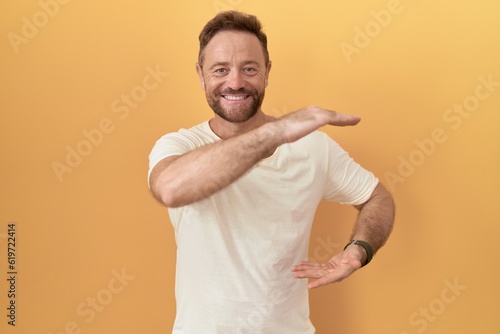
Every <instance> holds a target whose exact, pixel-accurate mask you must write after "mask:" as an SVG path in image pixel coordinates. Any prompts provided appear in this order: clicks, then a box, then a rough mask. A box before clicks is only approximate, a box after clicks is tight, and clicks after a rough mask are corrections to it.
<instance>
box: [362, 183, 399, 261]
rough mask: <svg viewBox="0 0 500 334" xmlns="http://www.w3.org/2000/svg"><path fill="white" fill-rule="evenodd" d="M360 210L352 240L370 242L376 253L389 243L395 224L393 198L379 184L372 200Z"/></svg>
mask: <svg viewBox="0 0 500 334" xmlns="http://www.w3.org/2000/svg"><path fill="white" fill-rule="evenodd" d="M358 209H359V214H358V218H357V221H356V224H355V226H354V230H353V235H352V239H358V240H364V241H366V242H368V243H369V244H370V245H371V246H372V249H373V252H374V253H376V252H377V250H378V249H380V247H382V246H383V245H384V244H385V242H386V241H387V238H388V237H389V235H390V233H391V231H392V227H393V224H394V211H395V208H394V201H393V199H392V196H391V194H390V193H389V192H388V191H387V190H386V189H385V188H384V187H383V186H382V185H381V184H378V185H377V187H376V188H375V190H374V192H373V195H372V197H371V198H370V200H368V202H366V203H365V204H364V205H362V206H360V207H358Z"/></svg>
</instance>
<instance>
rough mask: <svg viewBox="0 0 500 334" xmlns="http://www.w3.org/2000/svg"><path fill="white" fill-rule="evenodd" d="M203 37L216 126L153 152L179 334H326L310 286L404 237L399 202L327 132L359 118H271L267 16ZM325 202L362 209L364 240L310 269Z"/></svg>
mask: <svg viewBox="0 0 500 334" xmlns="http://www.w3.org/2000/svg"><path fill="white" fill-rule="evenodd" d="M199 39H200V53H199V58H198V63H197V65H196V70H197V73H198V76H199V78H200V83H201V87H202V89H203V90H204V91H205V94H206V98H207V101H208V104H209V105H210V107H211V108H212V109H213V111H214V113H215V114H214V117H213V118H212V119H210V120H208V121H205V122H203V123H201V124H199V125H197V126H194V127H192V128H190V129H181V130H179V131H178V132H175V133H170V134H167V135H165V136H163V137H162V138H160V139H159V140H158V141H157V143H156V144H155V146H154V148H153V150H152V152H151V154H150V169H149V186H150V189H151V192H152V194H153V195H154V197H155V198H156V199H157V200H158V201H159V202H161V203H162V204H164V205H165V206H166V207H168V210H169V214H170V219H171V222H172V225H173V227H174V230H175V237H176V243H177V267H176V302H177V314H176V319H175V324H174V328H173V333H178V334H179V333H191V334H200V333H273V334H275V333H287V334H293V333H297V334H299V333H300V334H306V333H314V332H315V329H314V326H313V325H312V324H311V322H310V320H309V305H308V290H307V289H308V288H316V287H320V286H323V285H326V284H330V283H333V282H338V281H341V280H342V279H344V278H346V277H348V276H349V275H351V274H352V273H353V272H354V271H355V270H357V269H359V268H360V267H362V266H364V265H366V264H367V263H368V262H370V260H371V258H372V256H373V254H374V253H375V252H376V251H377V250H378V249H379V248H380V247H381V246H382V245H383V244H384V243H385V241H386V240H387V238H388V236H389V234H390V231H391V229H392V225H393V218H394V205H393V201H392V198H391V196H390V194H389V193H388V192H387V191H386V190H385V188H384V187H383V186H382V185H381V184H380V183H379V182H378V179H377V178H376V177H375V176H374V175H373V174H372V173H371V172H369V171H367V170H365V169H363V168H362V167H361V166H360V165H358V164H357V163H355V162H354V161H353V160H352V159H351V158H350V157H349V156H348V154H347V153H346V152H345V151H344V150H342V148H340V147H339V145H338V144H336V143H335V142H334V141H333V140H332V139H331V138H329V137H328V136H327V135H326V134H325V133H323V132H320V131H317V129H318V128H319V127H321V126H324V125H333V126H349V125H355V124H357V123H358V122H359V121H360V118H359V117H357V116H352V115H345V114H341V113H338V112H335V111H330V110H325V109H322V108H319V107H316V106H310V107H306V108H303V109H301V110H298V111H295V112H293V113H290V114H288V115H286V116H283V117H280V118H274V117H271V116H269V115H266V114H265V113H264V112H263V111H262V109H261V105H262V101H263V99H264V91H265V88H266V86H267V84H268V78H269V72H270V70H271V61H270V60H269V54H268V51H267V37H266V35H265V34H264V33H263V32H262V31H261V25H260V22H259V21H258V20H257V18H256V17H255V16H252V15H247V14H243V13H240V12H235V11H231V12H222V13H219V14H218V15H217V16H216V17H215V18H213V19H212V20H211V21H209V22H208V23H207V24H206V25H205V27H204V28H203V30H202V32H201V34H200V37H199ZM323 199H326V200H332V201H337V202H340V203H345V204H350V205H353V206H355V207H356V208H357V209H358V210H359V214H358V218H357V221H356V223H355V226H354V229H353V234H352V239H351V242H348V243H347V242H346V243H347V246H346V247H345V249H344V250H343V251H342V252H340V253H339V254H337V255H335V256H333V257H332V258H331V259H330V260H329V261H328V262H326V263H315V262H309V261H303V260H304V259H306V258H307V251H308V244H309V235H310V230H311V226H312V221H313V218H314V214H315V211H316V208H317V206H318V204H319V202H320V201H321V200H323ZM307 278H309V279H310V280H309V281H308V280H305V279H307Z"/></svg>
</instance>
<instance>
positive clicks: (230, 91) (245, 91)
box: [217, 88, 256, 95]
mask: <svg viewBox="0 0 500 334" xmlns="http://www.w3.org/2000/svg"><path fill="white" fill-rule="evenodd" d="M217 94H218V95H232V94H234V95H236V94H241V95H255V94H256V91H254V90H248V89H245V88H240V89H238V90H234V89H231V88H225V89H223V90H219V91H218V92H217Z"/></svg>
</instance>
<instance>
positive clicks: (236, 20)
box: [198, 10, 269, 67]
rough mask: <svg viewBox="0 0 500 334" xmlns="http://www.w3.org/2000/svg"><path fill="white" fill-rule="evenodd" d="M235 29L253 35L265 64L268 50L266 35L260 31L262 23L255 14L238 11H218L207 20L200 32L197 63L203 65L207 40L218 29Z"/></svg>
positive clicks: (208, 40) (267, 58)
mask: <svg viewBox="0 0 500 334" xmlns="http://www.w3.org/2000/svg"><path fill="white" fill-rule="evenodd" d="M225 30H226V31H227V30H236V31H244V32H249V33H251V34H253V35H255V36H256V37H257V38H258V39H259V42H260V44H261V45H262V51H263V52H264V59H265V61H266V66H267V65H268V64H269V51H268V50H267V36H266V34H265V33H264V32H263V31H262V24H261V23H260V21H259V19H257V17H256V16H254V15H250V14H245V13H242V12H238V11H234V10H232V11H227V12H220V13H219V14H217V15H216V16H215V17H214V18H213V19H211V20H210V21H208V22H207V24H206V25H205V27H203V30H202V31H201V33H200V36H199V40H200V52H199V54H198V64H199V65H200V66H201V67H203V61H204V51H205V47H206V46H207V44H208V42H210V40H211V39H212V37H214V36H215V35H216V34H217V33H218V32H220V31H225Z"/></svg>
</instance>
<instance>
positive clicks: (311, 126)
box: [277, 106, 361, 143]
mask: <svg viewBox="0 0 500 334" xmlns="http://www.w3.org/2000/svg"><path fill="white" fill-rule="evenodd" d="M360 120H361V118H360V117H358V116H354V115H347V114H342V113H339V112H336V111H332V110H326V109H322V108H319V107H316V106H309V107H306V108H302V109H300V110H297V111H295V112H293V113H290V114H288V115H285V116H283V117H281V118H279V119H278V120H277V123H278V124H280V126H282V128H281V129H282V131H283V134H284V136H285V142H288V143H291V142H294V141H296V140H298V139H300V138H302V137H304V136H305V135H307V134H309V133H311V132H313V131H315V130H317V129H318V128H320V127H322V126H324V125H335V126H349V125H356V124H358V123H359V121H360Z"/></svg>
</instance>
